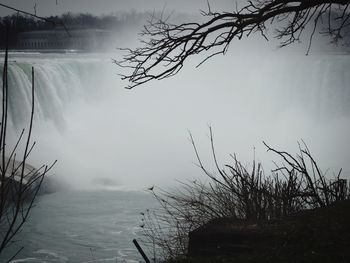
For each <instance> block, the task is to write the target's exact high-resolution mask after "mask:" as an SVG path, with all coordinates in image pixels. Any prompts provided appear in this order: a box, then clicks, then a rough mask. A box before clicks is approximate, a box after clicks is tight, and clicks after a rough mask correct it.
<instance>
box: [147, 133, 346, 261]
mask: <svg viewBox="0 0 350 263" xmlns="http://www.w3.org/2000/svg"><path fill="white" fill-rule="evenodd" d="M210 139H211V148H212V156H213V162H214V165H215V167H216V171H215V172H210V171H209V170H208V169H207V168H206V167H204V165H203V163H202V160H201V158H200V155H199V153H198V151H197V148H196V145H195V142H194V140H193V137H192V135H191V142H192V145H193V148H194V151H195V154H196V157H197V161H198V166H199V167H200V168H201V170H202V171H203V172H204V174H205V175H206V181H198V180H196V181H192V182H182V183H181V185H180V186H179V187H177V188H176V189H172V190H169V191H167V190H164V189H159V188H156V189H155V188H152V189H151V190H150V191H151V193H152V194H153V196H154V197H155V198H156V200H157V201H158V202H159V204H160V207H159V209H156V210H152V211H151V210H147V211H146V213H143V218H142V227H143V229H144V231H143V234H144V240H143V241H144V243H146V244H147V246H148V248H149V249H150V251H149V253H152V256H153V258H154V259H155V258H158V259H160V258H161V259H168V260H173V259H177V260H178V259H179V258H180V259H181V258H185V257H186V254H187V248H188V234H189V232H191V231H193V230H194V229H196V228H198V227H200V226H202V225H204V224H206V223H207V222H209V221H211V220H214V219H218V218H230V219H232V220H233V221H234V220H240V221H242V220H243V221H248V222H259V221H271V220H276V219H280V218H284V217H287V216H290V215H293V214H296V213H298V212H300V211H303V210H306V209H314V208H319V207H328V206H329V205H331V204H333V203H334V202H337V201H341V200H345V199H348V198H349V187H348V185H347V181H346V180H344V179H341V178H340V175H341V170H340V171H339V173H338V174H337V176H335V178H333V179H327V178H326V177H325V175H324V174H323V173H322V171H321V170H320V168H319V166H318V165H317V163H316V161H315V160H314V158H313V157H312V155H311V153H310V151H309V149H308V148H307V146H306V144H305V143H304V142H303V143H302V144H299V153H298V154H296V155H295V156H293V155H291V154H290V153H288V152H285V151H279V150H276V149H274V148H272V147H270V146H268V145H267V144H266V143H264V144H265V146H266V147H267V150H268V151H270V152H273V153H275V154H276V155H277V157H279V158H280V159H282V162H283V164H282V165H281V166H277V167H276V169H274V170H273V171H272V172H271V174H269V175H265V174H264V172H263V169H262V165H261V163H257V162H256V161H255V160H253V162H252V165H251V167H250V168H247V167H245V166H244V165H242V163H241V162H240V161H239V160H237V158H236V156H235V155H234V156H232V158H233V163H232V164H229V165H224V167H223V168H221V167H220V166H219V164H218V161H217V157H216V154H215V149H214V141H213V133H212V130H211V128H210Z"/></svg>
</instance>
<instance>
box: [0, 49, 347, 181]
mask: <svg viewBox="0 0 350 263" xmlns="http://www.w3.org/2000/svg"><path fill="white" fill-rule="evenodd" d="M116 56H117V55H116V54H109V55H108V54H107V55H106V54H104V55H103V56H100V55H96V54H95V55H94V54H90V55H88V54H85V55H83V54H28V53H22V54H20V53H19V54H15V55H12V56H11V57H10V63H9V89H10V109H9V110H10V117H11V120H12V122H13V125H14V127H15V129H20V128H22V127H23V126H24V125H25V122H26V121H28V117H27V116H28V114H29V109H30V87H31V85H30V83H31V67H32V66H34V69H35V96H36V97H35V102H36V111H35V116H36V122H35V124H34V125H35V127H38V128H37V131H36V138H37V140H38V141H39V143H40V142H41V144H42V146H41V147H42V148H43V149H44V154H43V153H33V158H34V161H33V162H34V163H35V162H38V163H39V162H40V160H43V159H44V160H45V159H48V160H50V159H51V160H52V159H58V160H59V161H60V164H59V165H58V166H57V169H56V171H57V173H58V174H60V176H62V177H66V178H69V179H68V180H69V181H70V182H72V181H74V180H75V183H76V184H77V185H78V184H81V181H82V180H81V176H84V178H85V179H84V180H85V181H96V177H98V176H101V177H102V178H103V181H108V180H109V179H110V178H114V179H115V178H117V179H116V181H118V183H120V184H136V185H141V186H145V185H146V186H147V184H153V183H158V182H160V183H159V184H161V182H164V183H165V184H167V183H169V182H170V183H171V182H172V181H171V180H173V179H175V178H180V179H181V178H192V177H193V176H198V175H199V174H200V172H199V171H198V170H197V169H196V167H195V166H194V165H193V164H192V162H193V161H195V158H194V155H193V152H192V149H191V146H190V144H189V143H188V141H187V139H186V138H187V130H188V129H189V130H191V131H192V132H193V134H194V136H195V138H196V139H197V140H198V144H199V145H202V146H203V149H202V151H201V152H202V153H203V155H204V157H203V158H204V159H205V160H206V161H207V162H208V163H209V164H210V160H211V159H210V156H206V155H209V154H208V152H209V150H208V148H205V145H207V144H208V139H207V134H206V126H207V124H208V123H209V124H211V125H213V129H214V133H215V132H216V133H215V135H216V136H215V138H216V143H217V151H218V152H219V155H220V157H222V162H224V163H225V162H229V160H228V159H225V158H226V156H227V155H228V154H229V153H238V154H239V156H241V158H242V159H243V160H246V161H247V162H249V161H251V157H252V149H253V148H255V147H256V148H257V149H258V150H257V156H262V157H261V158H260V160H262V161H268V162H271V159H273V157H271V156H268V157H263V156H266V151H265V150H266V149H265V148H264V147H263V146H262V144H261V141H262V140H265V141H267V142H268V143H270V144H272V146H276V147H277V148H280V149H285V150H289V151H291V152H295V150H296V148H297V147H296V146H297V144H296V142H297V141H298V140H300V139H304V140H305V141H306V142H307V143H308V145H309V146H310V148H311V150H312V152H313V153H316V157H317V158H319V159H320V160H321V162H322V167H324V168H331V169H335V170H337V169H338V168H341V167H343V169H344V175H345V176H349V175H350V165H349V164H348V156H349V155H350V149H349V148H350V147H348V145H349V142H350V139H349V136H348V134H350V103H349V102H350V87H349V83H350V74H349V72H348V71H349V69H350V55H347V54H316V55H311V56H303V55H302V54H297V55H296V54H293V55H290V54H288V55H285V54H281V53H280V52H278V53H277V54H272V55H269V56H265V55H261V54H250V55H237V54H235V55H229V54H228V55H227V56H224V57H217V58H215V59H213V60H211V61H209V62H207V63H206V64H204V65H203V66H201V67H200V68H199V69H195V67H194V66H195V65H196V63H197V62H199V61H197V60H196V59H194V60H192V61H189V63H188V64H187V65H185V68H186V69H185V70H184V71H183V72H180V73H179V74H178V75H177V76H175V77H174V78H171V79H166V80H163V81H154V82H151V83H149V84H146V85H145V86H141V87H138V88H136V89H134V90H131V91H130V90H126V89H123V88H122V86H123V85H125V83H122V82H121V81H120V80H119V78H118V76H117V75H116V74H117V73H120V72H119V70H120V69H119V68H117V67H116V66H114V65H113V64H112V62H111V58H115V57H116ZM0 68H1V69H2V65H1V66H0ZM49 126H50V127H49ZM51 126H53V127H51ZM106 178H107V179H106ZM169 180H170V181H169ZM100 181H101V180H100ZM72 184H74V183H72Z"/></svg>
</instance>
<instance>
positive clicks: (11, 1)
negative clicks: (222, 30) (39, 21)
mask: <svg viewBox="0 0 350 263" xmlns="http://www.w3.org/2000/svg"><path fill="white" fill-rule="evenodd" d="M210 2H211V6H212V8H213V9H222V8H226V9H227V8H233V7H234V5H235V0H211V1H210ZM0 3H2V4H6V5H10V6H12V7H15V8H18V9H22V10H24V11H27V12H33V10H34V5H35V4H36V6H37V7H36V9H37V14H38V15H40V16H49V15H56V14H62V13H65V12H73V13H92V14H95V15H100V14H111V13H113V12H118V11H129V10H132V9H135V10H137V11H144V10H153V9H156V10H162V9H163V8H166V9H167V10H178V11H181V12H198V11H199V10H200V9H201V10H205V9H206V7H207V1H206V0H57V5H56V0H0ZM12 13H13V11H11V10H7V9H6V8H4V7H1V6H0V15H1V16H4V15H8V14H12Z"/></svg>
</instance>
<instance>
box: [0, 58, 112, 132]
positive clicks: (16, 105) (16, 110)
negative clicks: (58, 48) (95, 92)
mask: <svg viewBox="0 0 350 263" xmlns="http://www.w3.org/2000/svg"><path fill="white" fill-rule="evenodd" d="M40 57H42V58H40ZM107 63H109V61H108V62H107V61H103V60H101V59H96V58H95V59H94V58H92V59H82V58H80V59H79V58H78V59H76V58H74V59H73V58H63V59H62V58H61V59H60V58H57V55H56V56H54V57H53V58H50V59H47V58H44V57H43V56H42V55H40V56H39V59H38V58H36V56H25V57H24V58H23V57H17V56H15V57H14V58H12V59H11V60H10V62H9V70H8V74H9V113H10V118H11V120H12V122H13V125H14V126H15V128H17V129H20V128H23V126H24V125H25V124H26V122H28V113H29V112H30V108H31V82H32V80H31V78H32V77H31V68H32V67H34V70H35V102H36V104H35V117H36V119H37V120H38V121H52V122H53V123H54V124H55V125H56V127H57V128H59V129H61V128H62V127H64V125H65V114H66V111H65V108H66V107H67V106H69V105H70V104H71V103H75V102H76V101H77V100H82V99H86V98H87V97H89V95H91V94H89V93H91V92H90V91H91V90H90V91H89V89H91V88H92V87H93V85H96V86H97V87H98V85H97V83H98V81H97V80H96V78H95V77H94V76H91V73H92V72H93V73H94V74H96V76H103V74H101V73H104V68H101V65H103V64H107ZM109 64H110V63H109ZM0 69H1V71H2V70H3V65H1V66H0ZM1 78H2V77H1ZM1 84H2V79H1Z"/></svg>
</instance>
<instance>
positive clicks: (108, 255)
mask: <svg viewBox="0 0 350 263" xmlns="http://www.w3.org/2000/svg"><path fill="white" fill-rule="evenodd" d="M152 205H154V200H153V199H152V197H151V196H150V195H149V194H147V193H143V192H138V191H110V190H109V191H105V190H96V191H92V190H90V191H60V192H56V193H54V194H49V195H44V196H40V197H39V198H38V202H37V204H36V206H35V207H34V208H33V210H32V212H31V216H30V219H29V221H28V222H27V223H26V224H25V227H24V228H23V231H22V232H21V233H20V235H18V236H17V239H16V240H17V242H16V243H15V244H13V245H12V246H11V247H9V248H8V249H7V250H6V252H5V253H4V255H3V256H2V259H0V261H1V262H4V261H5V259H6V258H7V257H9V256H10V255H13V253H14V252H15V251H16V250H18V249H19V248H20V247H22V246H23V247H24V249H23V250H22V251H21V253H20V254H19V255H18V256H17V257H16V259H15V260H13V261H12V262H13V263H15V262H36V263H44V262H47V263H51V262H140V261H142V260H141V257H140V255H139V253H138V252H137V250H136V248H135V247H134V245H133V243H132V240H133V239H134V238H138V237H140V234H141V228H140V227H139V224H140V220H141V215H140V212H142V211H144V210H145V209H146V208H150V206H152Z"/></svg>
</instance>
